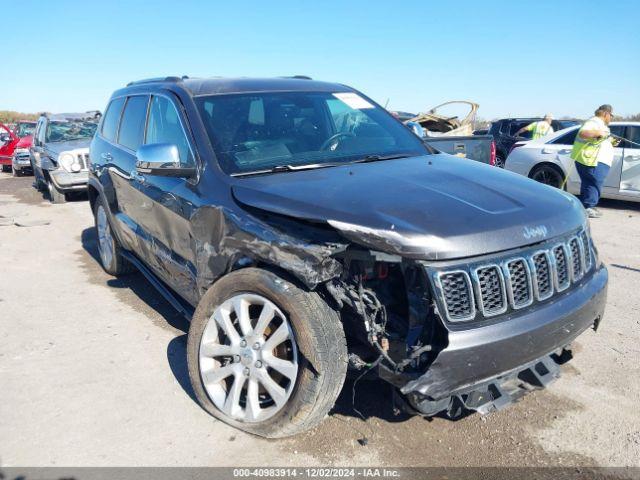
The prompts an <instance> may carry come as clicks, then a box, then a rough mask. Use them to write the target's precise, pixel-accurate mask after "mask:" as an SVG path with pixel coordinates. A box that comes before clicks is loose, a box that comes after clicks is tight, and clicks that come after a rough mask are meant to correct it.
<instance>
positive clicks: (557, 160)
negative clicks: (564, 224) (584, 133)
mask: <svg viewBox="0 0 640 480" xmlns="http://www.w3.org/2000/svg"><path fill="white" fill-rule="evenodd" d="M579 128H580V126H579V125H577V126H574V127H569V128H565V129H564V130H560V131H559V132H555V133H552V134H551V135H547V136H546V137H542V138H539V139H537V140H531V141H528V142H524V143H517V144H516V145H515V146H514V148H513V150H511V153H510V154H509V156H508V157H507V161H506V164H505V167H504V168H505V169H506V170H511V171H512V172H516V173H519V174H521V175H525V176H527V177H529V178H532V179H534V180H537V181H538V182H542V183H546V184H547V185H552V186H554V187H557V188H562V186H563V185H564V183H565V177H566V176H567V174H568V175H569V178H568V179H567V182H566V187H565V188H566V189H567V191H569V192H571V193H574V194H579V193H580V177H579V176H578V173H577V172H576V169H575V167H574V162H573V160H571V157H570V156H569V155H570V154H571V147H572V146H573V141H574V140H575V138H576V134H577V133H578V129H579ZM609 128H610V129H611V133H612V134H613V135H616V136H618V137H623V138H625V139H627V140H630V142H629V141H626V140H623V141H622V142H621V143H620V144H619V145H618V146H617V147H616V148H614V157H613V164H612V165H611V170H610V171H609V175H608V176H607V178H606V179H605V182H604V187H603V189H602V196H603V197H604V198H617V199H619V200H631V201H636V202H640V146H638V144H640V122H612V123H611V124H610V125H609ZM631 142H633V143H631ZM634 144H635V145H634Z"/></svg>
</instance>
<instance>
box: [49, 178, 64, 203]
mask: <svg viewBox="0 0 640 480" xmlns="http://www.w3.org/2000/svg"><path fill="white" fill-rule="evenodd" d="M47 192H48V193H49V200H50V201H51V203H65V202H66V201H67V196H66V195H65V194H64V193H63V192H61V191H60V190H58V188H57V187H56V186H55V185H54V184H53V180H51V179H49V180H48V181H47Z"/></svg>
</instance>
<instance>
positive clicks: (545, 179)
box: [529, 165, 564, 189]
mask: <svg viewBox="0 0 640 480" xmlns="http://www.w3.org/2000/svg"><path fill="white" fill-rule="evenodd" d="M529 178H531V179H533V180H535V181H536V182H540V183H544V184H545V185H549V186H551V187H555V188H560V189H561V188H563V187H564V175H563V174H562V172H561V171H560V169H559V168H558V167H555V166H553V165H540V166H538V167H536V168H535V169H534V170H533V171H532V172H531V174H530V175H529Z"/></svg>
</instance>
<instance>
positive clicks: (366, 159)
mask: <svg viewBox="0 0 640 480" xmlns="http://www.w3.org/2000/svg"><path fill="white" fill-rule="evenodd" d="M410 156H411V155H409V154H407V153H397V154H395V155H367V156H365V157H363V158H360V159H358V160H354V161H353V162H350V163H370V162H383V161H385V160H395V159H397V158H409V157H410Z"/></svg>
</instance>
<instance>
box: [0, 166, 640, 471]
mask: <svg viewBox="0 0 640 480" xmlns="http://www.w3.org/2000/svg"><path fill="white" fill-rule="evenodd" d="M31 182H32V177H26V178H12V177H11V176H10V175H8V174H4V173H0V252H1V253H0V395H1V401H0V462H1V463H0V465H4V466H55V465H64V466H121V465H130V466H178V465H179V466H218V465H226V466H235V465H246V466H250V465H253V466H267V465H275V466H285V465H287V466H288V465H291V466H294V465H295V466H303V465H316V466H317V465H323V466H328V465H361V466H367V465H376V466H398V467H400V466H565V467H566V466H576V467H595V466H625V467H640V409H639V408H638V398H640V314H639V312H640V295H639V293H638V292H640V204H632V203H624V202H604V204H603V205H602V210H603V212H604V217H603V218H601V219H597V220H594V221H592V230H593V236H594V238H595V241H596V244H597V246H598V247H599V249H600V254H601V256H602V258H603V259H604V261H605V262H606V263H607V264H608V265H609V272H610V286H609V300H608V305H607V311H606V316H605V319H604V321H603V323H602V324H601V327H600V330H599V331H598V332H597V333H594V332H592V331H588V332H586V333H585V334H584V335H582V336H581V338H580V339H579V345H578V346H577V347H578V348H577V350H578V353H577V355H576V358H575V359H574V360H573V361H572V362H571V363H570V364H569V365H567V366H566V367H565V368H564V375H563V377H562V378H561V379H560V380H559V381H557V382H555V383H554V384H553V385H551V387H550V388H549V389H547V390H544V391H539V392H535V393H533V394H530V395H528V396H526V397H525V398H524V399H523V400H522V401H521V402H519V403H517V404H516V405H513V406H511V407H510V408H507V409H505V410H503V411H501V412H498V413H494V414H492V415H489V416H485V417H481V416H480V415H471V416H469V417H467V418H464V419H462V420H460V421H457V422H451V421H448V420H445V419H441V418H435V419H432V420H425V419H422V418H419V417H413V418H411V417H406V416H394V415H393V412H392V409H391V406H390V404H391V401H390V392H389V389H388V387H387V386H386V385H384V384H382V383H379V382H375V381H362V382H360V383H358V385H357V391H356V404H355V406H356V408H357V409H358V410H360V411H361V412H362V413H363V414H364V416H365V418H366V420H365V421H363V420H362V419H361V418H360V417H359V416H358V415H357V414H356V413H355V411H354V409H353V407H352V402H351V394H352V384H351V383H349V382H347V384H346V386H345V388H344V391H343V393H342V395H341V397H340V399H339V400H338V403H337V405H336V408H335V409H334V411H333V412H332V414H331V415H330V416H329V417H328V418H327V419H326V420H325V421H324V422H323V423H322V424H321V425H320V426H319V427H317V428H316V429H315V430H313V431H311V432H308V433H306V434H303V435H300V436H298V437H295V438H292V439H285V440H278V441H268V440H263V439H260V438H256V437H253V436H250V435H248V434H244V433H242V432H239V431H236V430H234V429H232V428H230V427H228V426H226V425H225V424H223V423H220V422H218V421H216V420H215V419H214V418H212V417H210V416H209V415H207V414H206V413H205V412H204V411H203V410H202V409H201V408H200V407H199V406H198V405H197V403H196V402H195V400H194V396H193V392H192V391H191V388H190V386H189V381H188V375H187V368H186V362H185V349H186V348H185V347H186V331H187V327H188V325H187V323H186V322H185V321H184V320H182V319H181V318H180V317H179V316H178V315H177V314H176V313H175V312H174V311H172V309H171V307H170V306H169V305H168V304H167V303H166V302H165V301H164V300H163V299H162V297H160V295H158V294H157V293H156V292H155V291H154V290H153V288H152V287H151V286H150V285H149V284H148V283H147V282H146V281H145V280H144V278H143V277H142V276H141V275H139V274H134V275H132V276H130V277H126V278H123V279H114V278H113V277H110V276H108V275H107V274H105V273H104V272H103V270H102V269H101V268H100V266H99V264H98V262H97V259H96V237H95V233H94V231H93V229H92V224H93V219H92V216H91V213H90V211H89V208H88V204H87V202H86V199H85V198H82V197H79V198H77V199H74V200H73V201H70V202H68V203H66V204H63V205H50V204H49V203H48V202H47V201H46V200H44V199H43V198H42V195H41V194H39V193H38V192H36V191H35V190H34V189H33V188H32V187H31ZM11 219H13V221H11ZM16 223H22V224H24V225H26V226H22V227H20V226H17V225H16ZM362 437H366V438H367V439H368V442H367V444H366V445H361V442H359V441H358V440H359V439H361V438H362Z"/></svg>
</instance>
